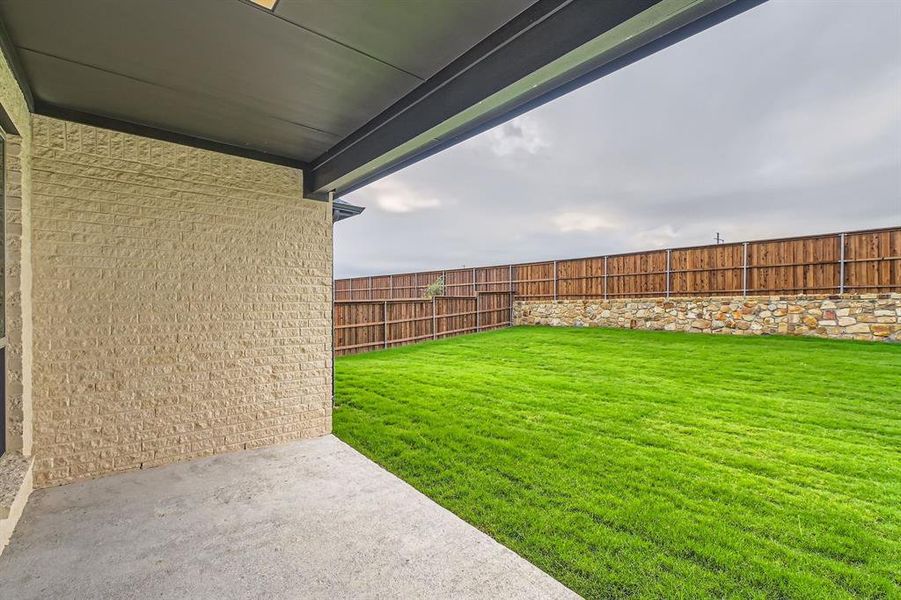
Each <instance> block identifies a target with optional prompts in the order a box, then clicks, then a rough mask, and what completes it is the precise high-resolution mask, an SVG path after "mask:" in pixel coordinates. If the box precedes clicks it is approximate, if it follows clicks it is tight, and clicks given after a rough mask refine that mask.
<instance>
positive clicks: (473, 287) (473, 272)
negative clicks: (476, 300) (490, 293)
mask: <svg viewBox="0 0 901 600" xmlns="http://www.w3.org/2000/svg"><path fill="white" fill-rule="evenodd" d="M472 293H473V295H478V293H479V292H478V290H476V270H475V269H473V270H472Z"/></svg>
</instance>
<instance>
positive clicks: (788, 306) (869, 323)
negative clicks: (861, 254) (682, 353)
mask: <svg viewBox="0 0 901 600" xmlns="http://www.w3.org/2000/svg"><path fill="white" fill-rule="evenodd" d="M514 323H515V324H517V325H552V326H570V327H571V326H576V327H621V328H629V329H649V330H664V331H687V332H697V333H717V334H735V335H772V334H775V335H811V336H817V337H827V338H836V339H856V340H871V341H878V340H890V341H901V294H860V295H852V294H846V295H844V296H755V297H748V298H745V297H741V296H739V297H734V298H667V299H663V298H658V299H631V300H629V299H626V300H560V301H557V302H551V301H525V302H516V303H515V306H514Z"/></svg>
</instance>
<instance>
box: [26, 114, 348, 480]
mask: <svg viewBox="0 0 901 600" xmlns="http://www.w3.org/2000/svg"><path fill="white" fill-rule="evenodd" d="M33 128H34V136H33V140H34V148H33V157H32V163H33V181H34V190H35V193H34V195H33V198H32V203H33V206H32V211H33V237H34V247H33V254H34V258H33V263H34V289H33V306H34V339H35V342H36V343H35V346H34V390H33V401H34V406H35V410H36V413H35V415H36V419H35V421H36V422H35V428H34V429H35V444H34V447H35V452H36V456H37V460H36V462H35V485H36V486H47V485H55V484H60V483H66V482H69V481H73V480H76V479H81V478H89V477H96V476H98V475H103V474H106V473H112V472H118V471H122V470H128V469H135V468H141V467H149V466H154V465H160V464H166V463H168V462H172V461H176V460H186V459H189V458H196V457H200V456H208V455H211V454H216V453H219V452H226V451H231V450H237V449H241V448H245V447H257V446H263V445H267V444H274V443H280V442H284V441H288V440H293V439H298V438H302V437H310V436H316V435H323V434H325V433H328V432H329V431H330V430H331V402H330V378H331V354H330V350H329V329H330V327H331V322H330V319H331V311H330V308H329V302H330V299H331V247H332V246H331V214H330V211H329V207H328V205H327V204H325V203H322V202H315V201H310V200H305V199H303V198H302V189H303V186H302V179H301V177H302V175H301V173H300V172H299V171H297V170H295V169H290V168H287V167H281V166H275V165H270V164H266V163H260V162H256V161H252V160H248V159H242V158H238V157H233V156H226V155H220V154H216V153H212V152H208V151H204V150H197V149H193V148H187V147H183V146H177V145H175V144H170V143H167V142H161V141H156V140H149V139H144V138H139V137H135V136H132V135H127V134H123V133H117V132H109V131H104V130H101V129H97V128H94V127H88V126H85V125H79V124H75V123H66V122H63V121H58V120H54V119H48V118H44V117H37V116H35V117H34V120H33Z"/></svg>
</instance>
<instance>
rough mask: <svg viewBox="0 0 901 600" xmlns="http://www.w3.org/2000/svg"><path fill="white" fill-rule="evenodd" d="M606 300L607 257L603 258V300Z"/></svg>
mask: <svg viewBox="0 0 901 600" xmlns="http://www.w3.org/2000/svg"><path fill="white" fill-rule="evenodd" d="M606 299H607V257H606V256H605V257H604V300H606Z"/></svg>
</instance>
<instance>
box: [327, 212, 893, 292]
mask: <svg viewBox="0 0 901 600" xmlns="http://www.w3.org/2000/svg"><path fill="white" fill-rule="evenodd" d="M439 278H440V279H442V280H443V282H444V294H445V295H446V296H451V297H472V296H474V295H475V294H476V293H482V292H507V293H512V294H513V295H514V297H515V299H516V300H539V299H543V300H551V299H553V300H558V299H582V298H595V299H600V298H603V299H609V298H652V297H660V298H668V297H671V296H672V297H676V296H690V297H697V296H749V295H753V296H762V295H782V296H784V295H794V294H844V293H858V294H860V293H889V292H899V291H901V227H891V228H884V229H872V230H865V231H851V232H845V233H828V234H817V235H809V236H803V237H794V238H779V239H769V240H756V241H748V242H733V243H726V244H713V245H706V246H691V247H684V248H670V249H661V250H650V251H644V252H631V253H626V254H610V255H605V256H594V257H587V258H569V259H557V260H547V261H540V262H531V263H517V264H507V265H494V266H484V267H470V268H463V269H445V270H432V271H421V272H417V273H398V274H390V275H373V276H367V277H354V278H347V279H337V280H335V282H334V286H335V287H334V294H335V300H336V301H339V302H340V301H354V300H394V299H414V298H421V297H422V296H423V295H424V292H425V290H426V288H428V287H429V286H430V285H432V284H434V283H435V281H437V280H438V279H439Z"/></svg>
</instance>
